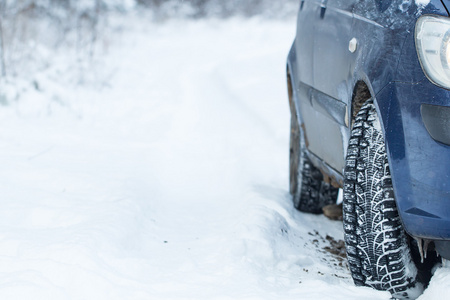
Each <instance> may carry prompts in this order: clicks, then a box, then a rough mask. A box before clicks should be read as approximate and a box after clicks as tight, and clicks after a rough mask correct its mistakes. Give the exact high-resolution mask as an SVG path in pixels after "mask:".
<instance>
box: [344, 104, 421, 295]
mask: <svg viewBox="0 0 450 300" xmlns="http://www.w3.org/2000/svg"><path fill="white" fill-rule="evenodd" d="M343 225H344V239H345V244H346V250H347V259H348V265H349V268H350V271H351V275H352V277H353V281H354V282H355V284H356V285H359V286H370V287H373V288H375V289H377V290H383V291H389V292H391V294H392V295H393V297H394V298H413V299H414V298H416V297H417V296H418V295H420V293H421V292H422V289H423V287H422V286H421V284H420V283H419V282H418V280H417V273H418V272H417V268H416V266H415V264H414V262H413V260H412V256H411V250H410V247H409V243H408V238H407V235H406V233H405V231H404V229H403V226H402V223H401V220H400V216H399V214H398V211H397V206H396V203H395V199H394V190H393V186H392V180H391V175H390V171H389V164H388V159H387V154H386V148H385V143H384V138H383V132H382V130H381V125H380V122H379V118H378V115H377V112H376V109H375V105H374V103H373V100H372V99H369V100H368V101H367V102H366V103H365V104H364V105H363V107H362V108H361V110H360V111H359V113H358V114H357V116H356V117H355V122H354V125H353V128H352V134H351V138H350V141H349V146H348V151H347V158H346V166H345V171H344V193H343Z"/></svg>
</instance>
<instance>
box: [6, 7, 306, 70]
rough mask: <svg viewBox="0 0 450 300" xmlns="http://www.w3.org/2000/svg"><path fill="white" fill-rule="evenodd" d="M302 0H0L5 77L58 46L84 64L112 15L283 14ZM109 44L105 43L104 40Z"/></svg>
mask: <svg viewBox="0 0 450 300" xmlns="http://www.w3.org/2000/svg"><path fill="white" fill-rule="evenodd" d="M297 3H298V0H283V1H273V0H226V1H223V0H0V78H5V77H15V76H19V75H20V76H23V75H24V74H25V73H30V72H31V73H32V72H33V70H38V69H42V68H46V67H48V65H49V63H50V61H51V59H52V57H53V56H54V51H55V49H56V50H57V49H60V48H61V47H64V51H65V52H71V53H70V55H71V57H72V58H73V60H74V61H76V62H77V64H78V66H80V68H83V64H84V63H86V62H88V61H89V60H92V57H94V56H95V54H96V49H98V48H99V47H101V44H102V43H100V41H104V36H105V35H107V30H110V29H111V26H110V25H111V24H110V22H108V19H109V16H110V15H114V16H117V15H119V16H120V15H124V14H129V13H134V14H145V15H146V17H147V16H148V18H149V19H153V20H154V21H155V22H162V21H165V20H168V19H172V18H194V19H195V18H204V17H213V18H229V17H233V16H238V17H253V16H263V17H267V18H283V17H285V16H286V15H292V14H295V13H296V9H297ZM103 44H104V43H103Z"/></svg>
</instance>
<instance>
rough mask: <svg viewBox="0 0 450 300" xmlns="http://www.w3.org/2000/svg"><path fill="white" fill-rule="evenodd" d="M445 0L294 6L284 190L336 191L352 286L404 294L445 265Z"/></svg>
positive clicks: (309, 207)
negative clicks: (287, 178)
mask: <svg viewBox="0 0 450 300" xmlns="http://www.w3.org/2000/svg"><path fill="white" fill-rule="evenodd" d="M449 9H450V1H449V0H416V1H414V0H301V2H300V3H299V11H298V19H297V33H296V37H295V41H294V43H293V45H292V48H291V50H290V52H289V55H288V60H287V84H288V92H289V93H288V94H289V103H290V108H291V140H290V193H291V195H292V198H293V202H294V206H295V207H296V208H297V209H299V210H300V211H304V212H310V213H320V212H321V211H322V208H323V207H324V206H326V205H330V204H331V205H332V204H333V203H336V199H337V195H338V191H339V188H342V195H343V196H342V198H343V201H342V207H343V216H342V217H343V226H344V237H345V244H346V249H347V258H348V266H349V269H350V272H351V274H352V277H353V280H354V282H355V284H356V285H362V286H370V287H373V288H376V289H378V290H386V291H390V292H391V293H392V295H393V297H395V298H415V297H417V296H418V295H420V293H421V292H422V291H423V289H424V288H425V287H426V285H427V283H428V282H429V280H430V277H431V268H432V267H433V265H435V264H436V263H439V262H440V260H441V258H444V259H450V18H449Z"/></svg>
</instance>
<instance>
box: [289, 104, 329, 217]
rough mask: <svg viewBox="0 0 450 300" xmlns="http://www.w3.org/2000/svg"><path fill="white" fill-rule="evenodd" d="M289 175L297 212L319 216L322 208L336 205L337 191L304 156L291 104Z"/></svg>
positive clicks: (301, 135) (296, 119)
mask: <svg viewBox="0 0 450 300" xmlns="http://www.w3.org/2000/svg"><path fill="white" fill-rule="evenodd" d="M289 174H290V178H289V181H290V193H291V195H292V199H293V202H294V206H295V208H297V209H298V210H300V211H303V212H308V213H313V214H320V213H322V207H324V206H325V205H329V204H334V203H336V200H337V194H338V189H337V188H335V187H333V186H331V185H330V184H329V183H326V182H324V181H323V175H322V173H321V172H320V170H319V169H317V168H316V167H315V166H314V165H313V164H312V163H311V161H310V160H309V159H308V157H307V155H306V145H305V138H304V134H303V130H302V129H301V128H300V126H299V122H298V118H297V113H296V111H295V108H294V107H293V104H292V103H291V138H290V155H289Z"/></svg>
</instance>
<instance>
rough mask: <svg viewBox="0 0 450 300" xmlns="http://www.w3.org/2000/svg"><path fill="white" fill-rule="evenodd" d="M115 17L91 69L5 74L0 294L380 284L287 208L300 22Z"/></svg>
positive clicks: (329, 227) (344, 294)
mask: <svg viewBox="0 0 450 300" xmlns="http://www.w3.org/2000/svg"><path fill="white" fill-rule="evenodd" d="M120 22H122V31H120V32H116V33H115V34H114V36H112V37H110V39H109V40H111V41H114V42H113V43H112V45H110V46H109V47H108V49H109V50H108V51H107V52H104V53H102V54H101V57H99V58H98V61H97V63H96V64H95V65H93V66H92V73H95V74H102V76H100V77H99V78H101V79H99V78H97V79H96V80H97V81H96V83H95V84H88V83H85V84H82V85H76V84H74V83H73V80H74V78H77V77H78V76H77V75H76V73H77V72H78V71H77V70H76V68H73V66H71V65H70V63H67V62H64V59H61V60H58V59H56V60H55V61H59V62H60V63H59V64H58V65H56V66H53V67H51V68H49V69H47V70H45V71H43V72H41V73H40V74H37V75H36V76H35V79H34V81H33V82H26V81H25V82H20V81H18V80H16V81H7V82H6V81H5V82H3V83H2V85H1V88H0V90H2V92H1V93H2V95H1V97H0V98H1V99H0V100H1V101H0V102H1V104H2V106H1V107H0V126H1V128H2V129H1V130H0V141H1V144H0V153H1V155H0V165H1V166H2V168H0V190H1V191H2V193H1V194H2V196H1V198H0V201H1V207H2V209H1V210H0V265H1V269H0V270H1V271H0V298H1V299H346V300H348V299H389V298H390V295H389V293H387V292H378V291H375V290H372V289H369V288H361V287H355V286H354V285H353V282H352V280H351V277H350V273H349V271H348V269H347V266H346V262H345V260H342V259H341V258H340V257H339V256H337V255H334V254H331V253H330V252H329V251H327V247H328V248H329V247H330V246H331V244H332V241H339V240H342V239H343V233H342V228H341V227H342V223H341V222H337V221H330V220H328V219H326V218H325V217H323V216H315V215H307V214H302V213H299V212H298V211H296V210H295V209H293V207H292V204H291V200H290V197H289V193H288V147H289V123H290V120H289V109H288V100H287V93H286V86H285V58H286V55H287V52H288V49H289V47H290V44H291V42H292V40H293V37H294V34H295V21H294V20H293V19H289V20H284V21H276V20H271V21H269V20H261V19H257V18H255V19H249V20H244V19H229V20H214V19H209V20H197V21H186V20H185V21H180V20H178V21H169V22H166V23H161V24H157V23H151V22H148V21H146V20H145V19H141V18H138V17H134V18H132V17H129V18H127V19H124V20H121V21H120ZM94 77H95V76H94ZM94 77H92V78H94ZM89 78H91V77H89ZM446 270H447V269H445V270H443V269H439V270H438V271H437V272H436V280H434V279H433V281H432V284H431V285H430V289H429V290H430V291H427V292H426V293H425V295H424V296H423V297H422V299H433V298H434V297H435V296H434V295H437V294H438V293H443V292H446V291H448V290H449V286H448V284H442V286H443V287H442V288H440V286H441V284H440V282H444V283H445V282H448V281H449V280H448V279H449V278H450V274H449V273H448V272H447V271H446ZM427 293H428V294H427Z"/></svg>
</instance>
